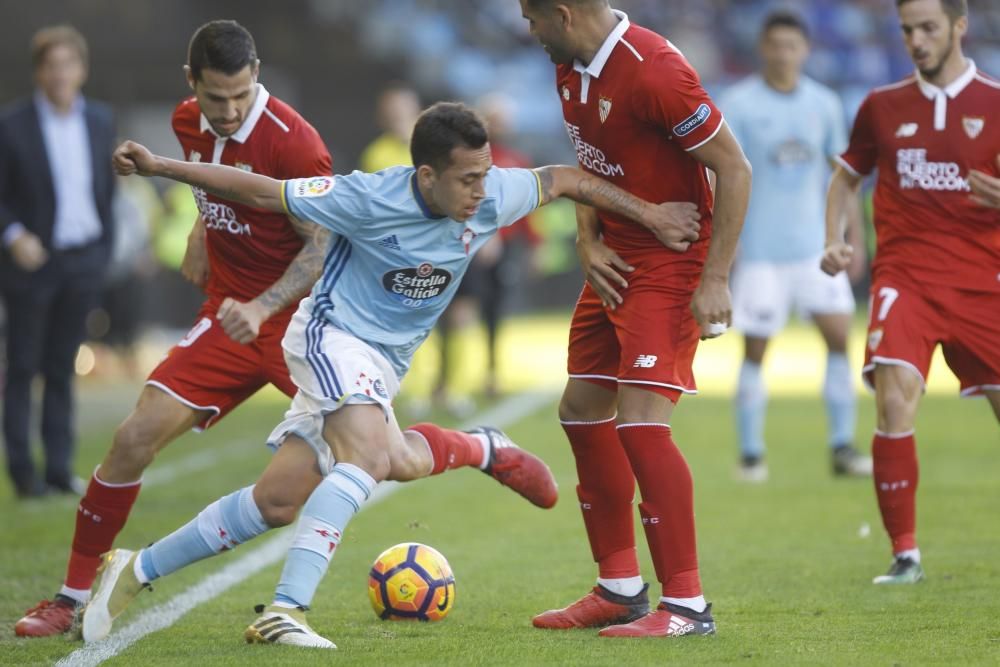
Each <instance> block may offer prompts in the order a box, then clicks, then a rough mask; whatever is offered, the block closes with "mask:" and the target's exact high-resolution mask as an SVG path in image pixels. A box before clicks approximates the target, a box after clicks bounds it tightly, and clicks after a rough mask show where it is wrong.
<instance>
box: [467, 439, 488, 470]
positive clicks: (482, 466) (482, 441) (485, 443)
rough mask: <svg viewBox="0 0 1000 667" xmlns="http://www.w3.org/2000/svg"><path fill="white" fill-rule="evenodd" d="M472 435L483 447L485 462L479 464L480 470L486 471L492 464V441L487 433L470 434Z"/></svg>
mask: <svg viewBox="0 0 1000 667" xmlns="http://www.w3.org/2000/svg"><path fill="white" fill-rule="evenodd" d="M470 435H471V436H472V437H474V438H475V439H476V440H478V441H479V444H480V445H482V447H483V460H482V462H481V463H480V464H479V469H480V470H486V466H488V465H489V464H490V439H489V437H488V436H487V435H486V434H485V433H470Z"/></svg>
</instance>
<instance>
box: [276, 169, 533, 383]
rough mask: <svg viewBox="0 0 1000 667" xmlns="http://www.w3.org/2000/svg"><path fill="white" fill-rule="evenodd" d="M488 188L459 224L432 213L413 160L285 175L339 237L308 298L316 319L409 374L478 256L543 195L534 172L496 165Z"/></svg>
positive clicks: (313, 215) (286, 190) (288, 201)
mask: <svg viewBox="0 0 1000 667" xmlns="http://www.w3.org/2000/svg"><path fill="white" fill-rule="evenodd" d="M485 187H486V198H485V199H483V200H482V203H481V204H480V206H479V210H478V211H477V212H476V214H475V215H474V216H473V217H471V218H470V219H468V220H467V221H465V222H456V221H455V220H452V219H451V218H444V217H436V216H434V215H432V214H431V212H430V211H429V210H428V208H427V204H426V203H425V202H424V200H423V198H422V197H421V196H420V191H419V190H418V189H417V183H416V170H415V169H414V168H413V167H392V168H390V169H386V170H384V171H380V172H377V173H374V174H367V173H364V172H360V171H355V172H354V173H352V174H349V175H347V176H336V177H333V178H329V177H313V178H304V179H296V180H290V181H285V183H284V184H283V186H282V197H283V200H284V204H285V208H286V209H287V211H288V212H289V213H290V214H291V215H293V216H295V217H296V218H299V219H300V220H310V221H312V222H315V223H317V224H319V225H322V226H323V227H326V228H328V229H330V230H332V231H334V232H336V233H337V234H339V235H340V236H339V237H334V238H333V240H332V241H331V244H330V249H329V251H328V253H327V256H326V263H325V265H324V268H323V276H322V278H320V280H319V281H318V282H317V283H316V285H315V287H314V288H313V291H312V294H311V295H310V297H309V302H308V305H309V307H310V308H311V310H312V314H313V318H314V319H316V320H319V319H325V320H327V321H329V322H330V323H331V324H333V325H334V326H336V327H338V328H340V329H343V330H344V331H347V332H348V333H350V334H352V335H353V336H355V337H357V338H359V339H361V340H363V341H365V342H366V343H368V344H369V345H371V346H373V347H374V348H375V349H377V350H379V351H380V352H381V353H382V354H383V355H384V356H385V358H386V359H388V360H389V362H390V363H391V364H392V365H393V368H394V369H395V371H396V374H397V375H398V377H399V378H402V377H403V375H404V374H405V373H406V371H407V369H408V368H409V366H410V361H411V359H412V358H413V353H414V352H415V351H416V349H417V348H418V347H419V346H420V344H421V343H422V342H423V341H424V339H426V338H427V336H428V335H429V334H430V331H431V329H432V328H433V327H434V323H435V322H436V321H437V319H438V317H440V315H441V313H442V312H443V311H444V309H445V307H446V306H447V305H448V303H449V302H450V301H451V300H452V297H454V296H455V291H456V290H457V289H458V285H459V283H460V282H461V281H462V276H463V275H465V271H466V269H467V268H468V267H469V262H470V261H471V259H472V256H473V255H474V254H475V253H476V251H477V250H479V248H481V247H482V246H483V245H484V244H485V243H486V241H487V240H489V238H490V237H491V236H493V235H494V234H496V232H497V230H498V229H500V228H501V227H506V226H508V225H511V224H513V223H514V222H516V221H517V220H519V219H520V218H522V217H524V216H525V215H527V214H528V213H530V212H531V211H533V210H534V209H536V208H537V207H538V205H539V202H540V201H541V184H540V182H539V180H538V177H537V176H536V175H535V172H533V171H531V170H530V169H500V168H498V167H493V168H492V169H490V171H489V173H488V174H487V176H486V184H485Z"/></svg>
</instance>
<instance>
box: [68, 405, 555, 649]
mask: <svg viewBox="0 0 1000 667" xmlns="http://www.w3.org/2000/svg"><path fill="white" fill-rule="evenodd" d="M552 398H553V395H552V394H550V393H525V394H517V395H515V396H511V397H510V398H508V399H506V400H504V401H501V402H500V403H499V404H498V405H496V406H495V407H494V408H492V409H489V410H486V411H485V412H483V413H480V414H479V415H476V416H475V417H473V418H472V420H470V421H469V422H467V423H465V424H463V425H462V426H461V428H470V427H471V426H475V425H477V424H490V425H493V426H496V427H498V428H503V427H505V426H507V425H508V424H512V423H514V422H516V421H518V420H520V419H522V418H524V417H527V416H528V415H530V414H532V413H534V412H536V411H537V410H538V409H539V408H541V406H543V405H544V404H545V403H546V402H548V401H549V400H551V399H552ZM196 457H197V455H195V456H190V457H188V458H187V459H184V461H188V460H189V459H196ZM210 458H211V457H210ZM217 459H218V457H214V458H213V459H212V460H211V461H210V462H209V463H207V464H204V465H211V463H213V462H214V461H215V460H217ZM199 460H200V459H199ZM181 463H183V461H179V462H178V464H176V465H175V466H174V467H175V468H180V464H181ZM188 465H189V466H192V465H195V463H189V464H188ZM194 469H199V468H194ZM175 474H180V472H177V473H175ZM160 483H162V482H160ZM399 488H400V484H399V483H397V482H384V483H382V484H379V486H378V488H376V489H375V493H373V494H372V497H371V499H370V500H369V501H368V502H367V503H365V505H364V507H365V508H367V507H371V506H372V504H374V503H377V502H379V501H381V500H383V499H385V498H386V497H387V496H389V495H391V494H392V493H394V492H396V491H397V490H399ZM291 532H292V531H291V529H290V528H286V529H282V530H280V531H279V532H278V534H277V535H276V536H274V537H273V538H271V539H269V540H267V541H265V542H264V544H262V545H261V546H259V547H257V548H255V549H252V550H250V551H246V552H244V553H243V554H242V555H241V556H240V557H239V558H238V559H237V560H235V561H234V562H232V563H230V564H229V565H226V566H225V567H223V568H222V569H221V570H219V571H218V572H216V573H214V574H211V575H209V576H207V577H205V578H204V579H202V580H201V581H200V582H198V583H197V584H194V585H193V586H191V587H190V588H188V589H187V590H186V591H184V592H183V593H180V594H178V595H175V596H174V597H172V598H170V599H169V600H167V601H166V602H165V603H163V604H161V605H157V606H155V607H151V608H150V609H147V610H146V611H144V612H143V613H142V614H141V615H139V617H138V618H136V619H135V620H134V621H133V622H132V623H130V624H129V625H127V626H126V627H124V628H123V629H121V630H120V631H118V632H115V633H113V634H111V635H109V636H108V637H107V638H105V639H102V640H101V641H99V642H94V643H92V644H85V645H84V646H83V647H82V648H79V649H77V650H75V651H73V652H72V653H70V654H69V655H67V656H66V657H65V658H63V659H62V660H60V661H58V662H57V663H55V664H56V667H96V666H97V665H100V664H101V663H102V662H104V661H105V660H108V659H110V658H113V657H115V656H116V655H118V654H119V653H121V652H122V651H124V650H125V649H127V648H128V647H129V646H131V645H132V644H134V643H136V642H137V641H139V640H140V639H142V638H143V637H145V636H146V635H149V634H152V633H154V632H158V631H160V630H164V629H166V628H168V627H170V626H171V625H173V624H174V623H175V622H177V620H178V619H180V618H181V617H182V616H184V614H186V613H188V612H189V611H191V610H192V609H194V608H195V607H197V606H199V605H201V604H202V603H204V602H208V601H209V600H212V599H213V598H215V597H217V596H219V595H221V594H222V593H224V592H225V591H227V590H229V589H230V588H232V587H233V586H235V585H237V584H239V583H241V582H243V581H245V580H246V579H249V578H250V577H252V576H253V575H254V574H256V573H257V572H259V571H261V570H262V569H264V568H266V567H269V566H270V565H273V564H275V563H277V562H278V561H280V560H281V559H282V558H283V557H284V556H285V554H286V552H287V551H288V545H289V543H290V540H291Z"/></svg>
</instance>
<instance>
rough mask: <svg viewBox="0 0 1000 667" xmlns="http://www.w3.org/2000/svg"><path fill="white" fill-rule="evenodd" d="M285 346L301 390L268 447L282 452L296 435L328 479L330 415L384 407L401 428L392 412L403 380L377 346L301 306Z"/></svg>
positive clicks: (388, 420) (391, 423)
mask: <svg viewBox="0 0 1000 667" xmlns="http://www.w3.org/2000/svg"><path fill="white" fill-rule="evenodd" d="M306 301H308V300H305V301H303V303H306ZM281 346H282V348H284V351H285V363H287V364H288V371H289V374H290V375H291V377H292V381H293V382H294V383H295V386H296V387H297V388H298V392H296V394H295V397H294V398H293V399H292V405H291V407H289V408H288V411H287V412H286V413H285V418H284V420H283V421H282V422H281V423H280V424H278V425H277V426H276V427H275V428H274V430H273V431H271V435H270V436H268V438H267V444H268V446H270V447H272V448H274V449H277V448H278V447H280V446H281V443H283V442H284V441H285V438H286V437H288V436H289V435H290V434H293V433H294V434H295V435H297V436H299V437H300V438H302V439H303V440H305V441H306V442H307V443H309V446H310V447H312V448H313V451H315V452H316V458H317V460H318V462H319V469H320V471H321V472H322V473H323V474H324V475H326V474H328V473H329V472H330V471H331V470H332V469H333V464H334V460H333V454H332V452H331V451H330V447H329V445H328V444H327V443H326V441H325V440H324V439H323V418H324V417H325V416H326V415H327V414H329V413H331V412H334V411H336V410H338V409H340V408H341V407H342V406H344V405H358V404H375V405H380V406H381V407H382V409H383V410H384V411H385V413H386V423H387V426H389V427H390V431H398V430H399V428H398V426H396V419H395V416H394V415H393V411H392V401H393V399H394V398H395V396H396V394H397V393H398V392H399V379H398V378H397V377H396V372H395V371H394V370H393V368H392V365H391V364H390V363H389V361H388V360H387V359H386V358H385V357H384V356H382V354H381V353H380V352H378V350H376V349H375V348H373V347H372V346H371V345H368V344H367V343H365V342H364V341H362V340H360V339H358V338H356V337H355V336H353V335H352V334H349V333H347V332H346V331H343V330H341V329H338V328H337V327H335V326H333V325H332V324H330V323H329V322H328V321H326V320H325V319H318V318H314V317H313V316H312V312H311V311H310V309H308V308H305V307H303V306H299V309H298V310H297V311H296V312H295V315H294V316H293V317H292V320H291V322H290V323H289V325H288V330H287V331H286V332H285V337H284V339H283V340H282V341H281ZM392 427H395V428H394V429H393V428H392Z"/></svg>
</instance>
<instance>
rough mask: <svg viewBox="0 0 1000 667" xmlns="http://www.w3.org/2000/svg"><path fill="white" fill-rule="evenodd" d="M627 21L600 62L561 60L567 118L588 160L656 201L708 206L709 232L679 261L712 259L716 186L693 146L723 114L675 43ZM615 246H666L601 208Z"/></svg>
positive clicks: (583, 160) (588, 166)
mask: <svg viewBox="0 0 1000 667" xmlns="http://www.w3.org/2000/svg"><path fill="white" fill-rule="evenodd" d="M615 14H617V15H618V16H619V18H620V19H621V20H620V21H619V23H618V25H617V26H616V27H615V29H614V30H612V31H611V34H610V35H608V38H607V39H606V40H605V42H604V44H603V45H602V46H601V48H600V49H599V50H598V51H597V54H596V55H595V56H594V58H593V60H592V61H591V62H590V64H589V65H587V66H586V67H584V66H583V64H582V63H580V62H574V63H572V64H569V65H559V66H558V67H557V68H556V87H557V89H558V91H559V97H560V99H561V100H562V106H563V118H564V119H565V121H566V129H567V131H568V132H569V136H570V140H571V141H572V142H573V146H574V148H575V149H576V155H577V160H578V161H579V163H580V166H581V167H582V168H583V169H585V170H587V171H589V172H591V173H592V174H595V175H597V176H600V177H601V178H604V179H606V180H608V181H611V182H612V183H614V184H615V185H617V186H619V187H621V188H623V189H625V190H627V191H629V192H631V193H632V194H634V195H636V196H637V197H641V198H643V199H645V200H647V201H650V202H654V203H659V202H666V201H678V202H680V201H689V202H694V203H696V204H697V205H698V207H699V209H700V212H701V216H702V219H701V225H702V228H701V229H702V230H701V240H700V241H699V242H697V243H695V244H694V245H692V247H691V249H690V250H689V251H688V252H687V253H673V252H670V253H669V255H667V256H669V257H671V258H672V260H671V261H675V260H681V261H683V260H685V259H688V260H689V259H691V258H694V259H697V260H698V261H699V262H701V261H703V259H704V256H705V253H706V252H707V250H708V239H709V237H710V236H711V217H712V192H711V188H710V187H709V182H708V176H707V174H706V171H705V168H704V167H703V166H702V165H701V164H700V163H699V162H698V161H697V160H695V159H694V158H693V157H692V156H691V155H689V154H688V153H689V151H691V150H693V149H695V148H698V147H699V146H701V145H702V144H704V143H706V142H708V141H709V140H711V139H712V138H713V137H714V136H715V134H716V133H717V132H718V131H719V130H720V129H721V127H722V114H721V113H720V112H719V110H718V109H717V108H716V107H715V104H713V103H712V100H711V98H709V96H708V93H706V92H705V90H704V88H702V86H701V81H700V80H699V78H698V74H697V72H695V70H694V68H693V67H691V65H690V63H688V61H687V60H686V59H685V58H684V56H683V55H682V54H681V53H680V51H678V50H677V49H676V48H675V47H674V45H673V44H671V43H670V42H669V41H668V40H667V39H665V38H664V37H661V36H660V35H658V34H656V33H655V32H652V31H650V30H646V29H645V28H641V27H639V26H636V25H632V24H630V23H629V20H628V16H626V15H625V14H624V13H622V12H619V11H615ZM599 215H600V219H601V222H602V225H603V232H604V238H605V242H606V243H607V244H608V245H609V246H610V247H611V248H613V249H614V250H616V251H621V250H649V249H651V248H662V247H663V246H662V245H661V244H660V242H659V241H657V240H656V237H655V236H653V234H652V232H650V231H648V230H647V229H645V228H644V227H642V226H641V225H640V224H639V223H638V222H634V221H632V220H629V219H627V218H622V217H618V216H615V215H612V214H609V213H605V212H603V211H602V212H600V213H599Z"/></svg>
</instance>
